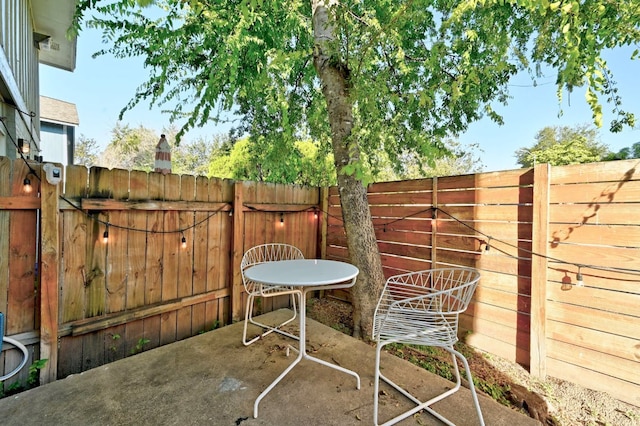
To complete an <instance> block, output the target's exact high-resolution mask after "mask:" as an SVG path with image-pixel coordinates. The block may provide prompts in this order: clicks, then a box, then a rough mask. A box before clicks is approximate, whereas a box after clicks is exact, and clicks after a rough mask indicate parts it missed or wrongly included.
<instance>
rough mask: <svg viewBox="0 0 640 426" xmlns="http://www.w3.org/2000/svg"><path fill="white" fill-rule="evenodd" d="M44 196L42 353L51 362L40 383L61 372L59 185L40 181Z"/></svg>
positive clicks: (47, 365)
mask: <svg viewBox="0 0 640 426" xmlns="http://www.w3.org/2000/svg"><path fill="white" fill-rule="evenodd" d="M40 187H41V194H42V195H41V198H42V221H41V222H42V223H41V227H42V228H41V229H42V231H41V232H42V248H41V250H42V261H41V265H42V266H41V274H42V279H41V281H40V282H41V285H40V294H41V298H40V301H41V305H40V316H41V317H40V356H41V357H42V359H47V360H48V362H47V363H46V365H45V366H44V368H42V369H41V370H40V383H43V384H44V383H49V382H52V381H54V380H56V378H57V375H58V373H57V371H58V313H59V301H60V299H59V296H60V295H59V288H60V284H59V277H60V274H59V268H60V262H61V255H60V252H59V248H60V242H59V232H60V213H59V210H58V197H59V194H60V193H59V187H58V185H52V184H50V183H49V182H47V180H46V179H45V180H43V181H42V182H41V184H40Z"/></svg>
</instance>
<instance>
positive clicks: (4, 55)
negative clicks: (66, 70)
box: [0, 0, 40, 157]
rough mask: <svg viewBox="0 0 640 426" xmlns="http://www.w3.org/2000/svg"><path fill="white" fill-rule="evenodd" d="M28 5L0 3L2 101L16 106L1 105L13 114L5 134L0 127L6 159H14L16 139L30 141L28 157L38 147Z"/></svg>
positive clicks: (22, 0) (14, 0)
mask: <svg viewBox="0 0 640 426" xmlns="http://www.w3.org/2000/svg"><path fill="white" fill-rule="evenodd" d="M29 5H30V2H29V0H0V78H1V79H2V85H3V86H4V87H3V92H4V93H3V94H2V95H1V97H2V99H1V100H2V101H3V102H8V101H10V102H11V103H12V104H15V105H16V107H17V110H14V111H13V112H12V111H11V109H13V108H10V107H9V106H7V105H4V104H3V105H2V112H3V116H5V117H6V116H8V115H15V116H14V117H12V118H13V119H12V120H11V121H12V122H13V126H10V125H9V123H6V124H7V127H9V129H8V132H7V130H6V129H5V128H4V126H0V127H2V129H1V130H2V133H5V132H6V133H8V134H7V135H5V139H6V147H7V148H6V149H5V151H6V155H7V156H9V157H15V147H13V141H15V140H17V139H18V138H22V139H25V140H29V141H31V155H37V154H38V152H37V151H38V147H39V146H40V140H39V136H38V135H39V133H40V128H39V122H40V120H39V116H40V111H39V104H38V100H39V87H38V80H39V74H38V53H37V49H36V47H35V45H34V43H33V24H32V22H31V18H30V13H29ZM31 114H33V115H34V116H33V117H32V116H31Z"/></svg>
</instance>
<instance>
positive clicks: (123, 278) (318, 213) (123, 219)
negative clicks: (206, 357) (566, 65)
mask: <svg viewBox="0 0 640 426" xmlns="http://www.w3.org/2000/svg"><path fill="white" fill-rule="evenodd" d="M639 166H640V163H639V162H638V160H627V161H617V162H609V163H594V164H586V165H576V166H565V167H548V166H546V165H538V166H536V167H535V168H533V169H521V170H511V171H504V172H492V173H480V174H474V175H464V176H450V177H439V178H434V179H419V180H411V181H400V182H384V183H376V184H372V185H370V186H369V188H368V198H369V203H370V208H371V212H372V217H373V221H374V225H375V229H376V235H377V238H378V246H379V250H380V254H381V256H382V261H383V267H384V272H385V275H386V276H389V275H393V274H397V273H402V272H407V271H417V270H421V269H429V268H432V267H436V266H448V265H464V266H472V267H475V268H478V269H479V270H480V271H481V275H482V278H481V282H480V286H479V287H478V290H477V292H476V294H475V297H474V300H473V302H472V304H471V305H470V308H469V310H468V311H467V312H466V313H465V315H464V316H463V318H462V321H461V325H462V332H461V335H464V336H466V337H465V340H466V341H467V342H468V343H470V344H472V345H473V346H476V347H478V348H480V349H482V350H485V351H487V352H490V353H494V354H497V355H500V356H502V357H505V358H507V359H510V360H512V361H516V362H518V363H520V364H522V365H524V366H527V367H528V368H530V370H531V371H532V373H534V374H537V375H541V376H544V375H547V374H549V375H552V376H554V377H558V378H561V379H565V380H570V381H573V382H576V383H579V384H581V385H584V386H587V387H591V388H594V389H599V390H604V391H607V392H609V393H611V394H612V395H613V396H615V397H616V398H619V399H621V400H623V401H626V402H630V403H632V404H635V405H638V406H640V396H639V395H640V377H639V374H640V331H639V330H640V328H639V327H638V323H639V320H640V311H639V308H638V307H639V306H640V286H639V285H638V283H639V282H640V272H639V271H640V214H639V213H638V212H639V211H640V209H639V208H640V178H639V177H638V176H639V173H638V167H639ZM32 168H33V169H34V171H35V173H36V174H38V175H39V174H40V165H38V164H34V165H32ZM30 173H32V172H31V171H30V170H29V168H28V167H27V166H26V165H25V164H24V163H22V162H20V161H16V162H11V161H9V160H7V159H0V178H1V179H2V182H3V183H4V182H8V183H9V184H8V185H5V184H3V185H1V186H0V310H2V311H3V312H6V313H7V319H8V321H9V322H8V324H7V326H8V329H7V332H8V334H9V335H13V337H16V338H18V339H19V340H21V341H23V342H26V343H28V345H29V348H30V354H31V355H30V356H31V358H32V359H31V360H30V361H31V362H32V361H34V360H37V359H38V357H39V356H40V353H41V352H43V353H48V352H47V351H49V350H51V349H52V348H50V347H48V345H50V343H48V342H47V341H46V340H42V342H41V341H40V338H41V333H39V332H40V331H41V330H43V329H47V327H50V328H52V327H53V326H52V325H51V324H49V325H48V324H41V305H42V306H45V305H46V301H43V300H40V298H39V297H40V292H39V291H38V290H39V289H40V287H41V284H42V285H43V286H44V288H47V289H49V288H50V286H47V285H46V284H47V283H40V282H39V280H40V276H39V275H38V273H37V272H38V269H37V268H36V265H37V264H38V261H39V257H38V256H39V254H38V248H39V247H40V246H42V245H44V246H47V244H46V243H47V241H48V240H47V239H46V238H47V236H46V235H44V236H43V239H44V240H42V241H40V240H38V238H37V235H38V232H39V231H38V230H39V221H38V213H37V210H38V209H40V208H41V199H40V198H38V196H37V191H34V192H33V193H31V194H27V193H25V192H24V188H23V180H24V178H25V177H27V176H29V175H30ZM65 174H66V186H65V188H64V190H62V188H60V189H59V191H60V193H61V195H62V196H63V198H60V199H59V200H58V206H57V208H56V209H55V211H58V212H59V214H60V220H59V227H60V231H59V235H60V256H61V260H60V266H59V281H60V282H59V283H56V285H55V286H53V288H56V287H58V288H60V293H59V314H58V315H59V321H58V324H56V327H57V334H58V335H59V339H60V347H59V353H58V359H59V362H58V364H57V366H56V367H57V372H56V374H57V377H63V376H64V375H66V374H70V373H74V372H79V371H84V370H85V369H87V368H91V367H95V366H97V365H100V364H103V363H106V362H110V361H112V360H115V359H119V358H122V357H125V356H128V355H130V354H131V353H132V352H137V351H139V350H141V349H148V348H152V347H155V346H159V345H162V344H167V343H171V342H173V341H176V340H180V339H182V338H185V337H187V336H190V335H194V334H197V333H199V332H200V331H202V330H206V329H208V328H210V327H212V326H213V325H214V324H219V325H224V324H226V323H228V322H229V321H234V320H239V319H241V318H242V316H243V312H244V309H245V306H244V303H245V301H246V297H245V295H244V291H243V287H242V281H241V278H240V271H239V269H238V266H239V264H240V259H241V257H242V254H243V253H244V251H245V250H246V249H248V248H249V247H252V246H254V245H257V244H263V243H268V242H287V243H291V244H294V245H296V246H298V247H300V248H301V249H302V251H303V253H304V255H305V257H325V258H329V259H337V260H346V261H348V260H349V253H348V248H347V247H346V238H345V234H344V228H343V224H342V213H341V209H340V202H339V196H338V191H337V188H334V187H332V188H326V189H320V188H305V187H297V186H287V185H275V184H264V183H254V182H233V181H228V180H220V179H207V178H203V177H192V176H177V175H167V176H163V175H160V174H156V173H142V172H128V171H124V170H105V169H99V168H92V169H90V170H87V169H86V168H84V167H68V168H67V169H66V170H65ZM31 180H32V182H35V183H37V178H36V176H31ZM47 199H49V198H47V197H45V196H42V202H43V203H45V202H46V200H47ZM42 208H43V211H44V206H42ZM107 223H109V227H108V230H109V242H108V244H106V245H105V244H103V243H102V242H101V240H102V235H103V233H104V231H105V230H106V228H107V227H106V224H107ZM139 230H143V232H139ZM176 230H182V232H177V233H176V232H168V231H176ZM183 235H184V237H185V239H186V241H187V248H186V249H182V248H181V247H180V242H181V238H182V236H183ZM578 272H580V274H581V275H582V277H583V279H584V286H578V280H577V274H578ZM58 284H59V285H58ZM334 295H335V296H336V297H339V298H346V299H348V298H349V294H348V293H345V292H341V293H336V294H334ZM288 303H289V301H288V299H287V298H281V299H278V300H273V301H271V300H270V301H269V302H268V303H266V304H265V306H259V307H257V308H259V309H261V310H262V311H268V310H271V309H275V308H279V307H281V306H287V304H288ZM43 318H45V317H44V316H43ZM147 341H148V342H147ZM143 342H147V343H143ZM43 345H44V346H43ZM14 352H15V351H4V352H3V353H2V354H1V355H0V362H1V364H0V371H3V368H4V369H8V368H10V367H11V365H12V363H13V362H16V360H15V359H13V357H14V356H15V354H14ZM25 374H26V373H24V372H23V373H22V376H19V378H18V379H16V380H24V379H25V377H26V376H25ZM54 378H55V377H53V378H52V379H54Z"/></svg>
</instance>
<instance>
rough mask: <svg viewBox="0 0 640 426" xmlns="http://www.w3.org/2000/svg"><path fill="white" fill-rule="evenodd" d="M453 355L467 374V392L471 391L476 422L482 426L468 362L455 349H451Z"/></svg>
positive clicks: (480, 411) (482, 422) (482, 419)
mask: <svg viewBox="0 0 640 426" xmlns="http://www.w3.org/2000/svg"><path fill="white" fill-rule="evenodd" d="M452 351H453V353H454V354H455V355H456V356H457V357H458V358H460V361H462V365H464V370H465V372H466V373H467V379H468V380H469V390H470V391H471V397H472V398H473V404H474V405H475V407H476V413H477V414H478V420H479V421H480V424H481V425H482V426H484V417H483V416H482V410H480V402H479V401H478V395H477V393H476V387H475V386H474V384H473V377H472V376H471V369H470V368H469V362H467V359H466V358H465V357H464V356H463V355H462V354H461V353H460V352H458V351H456V350H455V349H452Z"/></svg>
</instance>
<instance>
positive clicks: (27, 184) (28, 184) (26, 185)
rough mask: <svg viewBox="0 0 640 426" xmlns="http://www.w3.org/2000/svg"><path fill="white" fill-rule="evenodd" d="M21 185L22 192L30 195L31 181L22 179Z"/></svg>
mask: <svg viewBox="0 0 640 426" xmlns="http://www.w3.org/2000/svg"><path fill="white" fill-rule="evenodd" d="M22 183H23V184H24V192H26V193H27V194H28V193H30V192H31V190H32V189H33V188H32V187H31V180H30V179H29V178H24V181H23V182H22Z"/></svg>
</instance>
